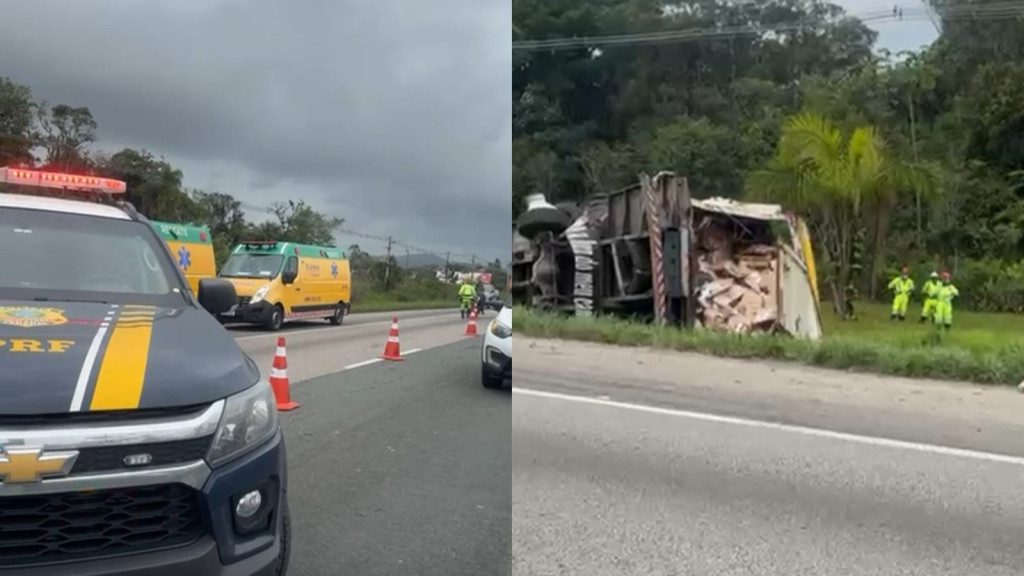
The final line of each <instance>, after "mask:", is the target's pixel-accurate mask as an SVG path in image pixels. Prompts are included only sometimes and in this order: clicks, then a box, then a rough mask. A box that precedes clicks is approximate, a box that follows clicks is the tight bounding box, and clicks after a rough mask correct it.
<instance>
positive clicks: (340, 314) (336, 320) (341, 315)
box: [327, 303, 345, 326]
mask: <svg viewBox="0 0 1024 576" xmlns="http://www.w3.org/2000/svg"><path fill="white" fill-rule="evenodd" d="M327 321H328V322H330V323H331V326H341V323H342V322H344V321H345V305H344V304H341V303H339V304H338V307H337V308H335V309H334V316H331V317H330V318H328V319H327Z"/></svg>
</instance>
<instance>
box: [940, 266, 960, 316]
mask: <svg viewBox="0 0 1024 576" xmlns="http://www.w3.org/2000/svg"><path fill="white" fill-rule="evenodd" d="M959 295H960V291H959V290H957V289H956V286H954V285H953V282H952V281H951V280H950V278H949V272H945V271H943V272H942V285H941V286H939V291H938V293H937V295H936V297H935V299H936V300H937V301H938V304H937V305H936V307H935V325H936V326H938V327H940V328H945V329H947V330H949V329H950V328H952V327H953V300H954V299H956V297H957V296H959Z"/></svg>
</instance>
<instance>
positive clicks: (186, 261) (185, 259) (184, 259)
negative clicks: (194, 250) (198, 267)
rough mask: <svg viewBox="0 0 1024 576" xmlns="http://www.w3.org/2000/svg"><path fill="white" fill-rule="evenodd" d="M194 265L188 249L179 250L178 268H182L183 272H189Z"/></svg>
mask: <svg viewBox="0 0 1024 576" xmlns="http://www.w3.org/2000/svg"><path fill="white" fill-rule="evenodd" d="M191 265H192V254H190V253H189V251H188V248H186V247H184V246H182V247H181V248H178V266H181V269H182V270H188V267H189V266H191Z"/></svg>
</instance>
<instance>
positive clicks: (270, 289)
mask: <svg viewBox="0 0 1024 576" xmlns="http://www.w3.org/2000/svg"><path fill="white" fill-rule="evenodd" d="M220 277H221V278H224V279H227V280H229V281H231V283H232V284H233V285H234V287H235V292H237V294H238V302H237V304H236V306H234V307H233V308H232V309H231V310H228V311H227V312H225V313H224V314H222V315H221V319H222V321H223V322H244V323H248V324H259V325H262V326H263V327H265V328H267V329H268V330H280V329H281V326H282V325H283V324H284V323H285V322H291V321H295V320H317V319H326V320H328V321H329V322H330V323H331V324H333V325H335V326H337V325H339V324H341V323H342V321H343V320H344V318H345V315H346V314H348V313H349V309H350V305H351V302H352V272H351V269H350V268H349V262H348V260H347V259H346V258H345V253H344V252H342V251H341V250H340V249H338V248H335V247H333V246H310V245H306V244H295V243H293V242H278V241H274V240H268V241H261V240H252V241H248V242H242V243H241V244H239V245H238V246H236V247H235V249H234V250H232V252H231V256H230V257H229V258H228V261H227V262H225V263H224V267H223V268H221V271H220Z"/></svg>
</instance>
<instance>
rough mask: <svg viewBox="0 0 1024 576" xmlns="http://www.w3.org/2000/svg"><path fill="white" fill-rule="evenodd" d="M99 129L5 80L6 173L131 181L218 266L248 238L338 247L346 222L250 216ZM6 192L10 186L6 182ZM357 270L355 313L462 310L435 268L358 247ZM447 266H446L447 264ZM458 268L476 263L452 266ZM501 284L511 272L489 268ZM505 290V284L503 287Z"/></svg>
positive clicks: (156, 213)
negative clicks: (113, 144)
mask: <svg viewBox="0 0 1024 576" xmlns="http://www.w3.org/2000/svg"><path fill="white" fill-rule="evenodd" d="M97 132H98V124H97V122H96V120H95V119H94V118H93V116H92V113H91V112H90V111H89V108H88V107H84V106H82V107H74V106H69V105H54V106H51V105H49V104H47V103H45V102H39V101H36V100H35V98H34V97H33V95H32V91H31V89H30V88H29V87H28V86H25V85H22V84H18V83H17V82H15V81H13V80H11V79H9V78H5V77H0V167H3V166H21V167H26V168H37V169H43V170H52V171H58V172H72V173H76V174H95V175H103V176H109V177H112V178H117V179H120V180H124V181H125V182H127V184H128V191H127V194H126V196H127V200H129V201H130V202H131V203H132V204H133V205H134V206H135V207H136V208H138V210H139V211H140V212H141V213H142V214H144V215H145V216H147V217H148V218H150V219H152V220H161V221H166V222H183V223H193V224H203V225H206V226H209V227H210V232H211V235H212V237H213V242H214V249H215V252H216V258H217V266H218V269H219V267H220V266H221V265H222V264H223V263H224V261H225V260H226V259H227V257H228V254H229V252H230V250H231V248H232V247H233V246H234V245H235V244H237V243H238V242H239V241H241V240H284V241H292V242H300V243H304V244H318V245H334V242H335V240H334V232H335V230H336V229H337V228H339V227H340V226H342V224H343V223H344V220H343V219H341V218H338V217H333V216H327V215H325V214H322V213H320V212H318V211H317V210H316V209H315V208H313V207H312V206H310V205H309V204H307V203H305V202H304V201H302V200H296V199H291V200H287V201H282V202H276V203H274V204H273V205H271V206H270V207H269V208H268V209H267V212H268V214H266V215H265V216H269V218H266V219H261V221H258V222H253V221H252V220H249V219H247V218H246V214H245V211H244V210H243V209H242V202H241V201H240V200H239V199H238V198H236V197H235V196H234V195H232V194H228V193H225V192H220V191H204V190H195V189H187V188H186V187H185V185H184V175H183V174H182V171H181V170H179V169H177V168H175V167H174V166H172V165H171V164H170V163H168V162H167V161H166V160H165V159H164V158H161V157H158V156H156V155H154V154H152V153H150V152H148V151H146V150H135V149H132V148H125V149H123V150H120V151H118V152H115V153H107V152H104V151H100V150H97V149H96V148H95V146H94V144H95V142H96V140H97ZM0 191H3V185H2V184H0ZM346 252H347V255H348V256H349V259H350V264H351V266H352V271H353V285H354V290H353V309H354V310H357V311H358V310H362V311H372V310H391V309H412V308H424V307H436V306H453V305H456V302H455V294H456V288H455V287H454V286H452V285H450V284H446V283H443V282H440V281H438V280H437V278H436V277H435V275H434V268H432V267H425V268H422V269H413V270H407V269H404V268H403V267H402V266H401V265H400V261H399V259H396V258H395V257H394V256H391V257H380V256H371V255H369V254H367V253H366V252H365V251H363V250H362V249H360V247H359V246H358V245H352V246H349V247H348V248H347V250H346ZM442 261H443V260H442ZM451 268H452V270H458V271H468V269H469V265H468V264H464V263H457V262H452V263H451ZM487 268H488V269H489V270H492V274H493V275H494V276H495V282H496V283H497V282H504V277H505V272H504V267H503V266H502V265H501V263H500V262H498V261H495V262H492V263H491V264H489V265H488V266H487ZM498 286H501V287H503V284H498Z"/></svg>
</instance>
